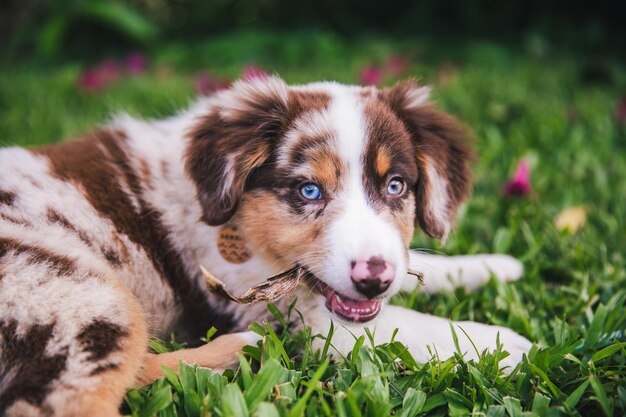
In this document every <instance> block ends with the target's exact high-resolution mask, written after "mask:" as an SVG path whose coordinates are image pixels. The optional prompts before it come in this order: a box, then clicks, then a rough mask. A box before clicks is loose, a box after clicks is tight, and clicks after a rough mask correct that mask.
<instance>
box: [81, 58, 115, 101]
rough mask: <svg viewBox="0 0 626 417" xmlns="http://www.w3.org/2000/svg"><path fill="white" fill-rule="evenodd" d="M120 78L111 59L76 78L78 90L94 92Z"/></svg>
mask: <svg viewBox="0 0 626 417" xmlns="http://www.w3.org/2000/svg"><path fill="white" fill-rule="evenodd" d="M119 77H120V68H119V66H118V64H117V62H115V61H114V60H112V59H109V60H106V61H103V62H101V63H100V64H99V65H98V66H97V67H92V68H88V69H87V70H85V71H83V72H82V73H81V74H80V75H79V76H78V82H77V84H78V88H79V89H81V90H84V91H88V92H92V93H93V92H96V91H100V90H102V89H103V88H104V87H107V86H108V85H110V84H112V83H114V82H115V81H117V79H118V78H119Z"/></svg>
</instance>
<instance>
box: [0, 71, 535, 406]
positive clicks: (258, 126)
mask: <svg viewBox="0 0 626 417" xmlns="http://www.w3.org/2000/svg"><path fill="white" fill-rule="evenodd" d="M428 95H429V90H428V88H427V87H424V86H422V85H420V84H418V83H417V82H414V81H408V82H403V83H400V84H398V85H396V86H394V87H392V88H388V89H376V88H374V87H357V86H345V85H340V84H337V83H314V84H309V85H305V86H294V87H290V86H287V85H286V84H285V83H284V82H283V81H282V80H280V79H279V78H276V77H268V78H264V79H258V80H253V81H240V82H237V83H235V84H234V85H233V86H232V87H231V88H230V89H228V90H224V91H221V92H219V93H217V94H216V95H214V96H212V97H210V98H207V99H205V100H202V101H200V102H198V103H196V104H195V105H194V106H193V107H192V108H191V109H189V110H187V111H185V112H183V113H182V114H180V115H178V116H176V117H173V118H170V119H166V120H160V121H144V120H137V119H134V118H131V117H120V118H117V119H116V120H115V121H114V122H112V123H111V124H110V125H108V126H107V127H106V128H103V129H100V130H98V131H95V132H94V133H93V134H91V135H89V136H87V137H84V138H82V139H80V140H76V141H70V142H64V143H60V144H57V145H52V146H47V147H43V148H38V149H20V148H8V149H3V150H0V414H2V415H7V416H44V415H45V416H48V415H54V416H112V415H118V406H119V404H120V402H121V400H122V398H123V396H124V393H125V390H126V389H127V388H128V387H131V386H132V385H133V384H138V383H145V382H149V381H152V380H154V379H155V378H157V377H159V376H160V366H161V365H166V366H170V367H176V363H177V362H178V360H179V359H182V360H185V361H188V362H190V363H197V364H199V365H202V366H207V367H212V368H219V369H222V368H226V367H229V366H233V365H234V364H235V363H236V354H237V353H238V352H240V350H241V348H242V347H243V346H244V345H246V344H254V343H256V341H257V337H258V336H256V335H255V334H254V333H252V332H249V331H247V328H248V326H249V324H250V323H251V322H253V321H263V320H269V321H271V320H272V317H271V316H270V315H269V314H268V312H267V309H266V307H265V306H264V305H252V306H246V305H239V304H236V303H233V302H230V301H228V300H226V299H223V298H220V297H217V296H215V295H213V294H211V293H209V292H208V290H207V288H206V285H205V283H204V279H203V275H202V272H201V270H200V266H204V267H205V268H207V269H208V270H209V271H210V272H211V273H212V274H213V275H215V276H217V277H219V278H220V279H221V280H222V281H223V282H224V283H225V285H226V287H227V288H228V289H229V290H230V291H232V292H233V293H241V292H243V291H244V290H246V289H248V288H250V287H252V286H254V285H257V284H260V283H262V282H264V281H265V280H266V279H267V277H269V276H271V275H274V274H276V273H279V272H282V271H285V270H287V269H289V268H292V267H293V266H295V265H297V266H300V267H301V268H303V269H304V270H306V271H307V279H306V280H304V281H303V282H302V284H301V285H300V287H299V288H298V290H297V292H296V295H295V296H297V297H298V301H297V305H296V306H297V308H298V310H300V311H301V312H302V314H303V317H304V318H305V322H306V324H307V325H309V326H311V327H312V330H313V332H314V334H315V333H322V334H326V332H327V330H328V328H329V326H330V323H331V322H332V321H334V322H335V335H334V339H333V344H334V347H335V348H336V349H337V350H338V351H339V352H340V353H343V354H345V353H347V352H349V351H350V350H351V349H352V347H353V344H354V336H353V335H359V334H362V333H363V332H364V328H365V327H369V328H370V329H371V330H372V332H373V333H374V335H375V339H376V341H377V342H380V343H383V342H388V341H389V340H390V338H391V335H392V333H393V332H394V330H395V329H398V334H397V337H396V338H397V339H398V340H400V341H402V342H403V343H405V344H406V345H407V346H408V348H409V350H410V351H411V352H412V353H413V355H414V356H415V357H416V359H417V360H420V361H425V360H427V359H428V358H429V357H430V353H429V350H428V347H429V346H430V347H434V348H436V351H437V352H438V355H439V356H440V357H441V358H446V357H448V356H450V355H452V354H453V353H454V352H455V351H456V348H455V344H454V341H453V337H452V332H451V329H450V325H451V322H449V321H448V320H446V319H443V318H438V317H433V316H429V315H425V314H421V313H418V312H416V311H412V310H408V309H405V308H400V307H396V306H391V305H386V301H387V300H388V299H389V297H390V296H392V295H393V294H396V293H397V292H398V291H400V290H401V289H408V290H410V289H413V288H415V286H416V285H417V280H416V279H415V278H413V277H407V270H408V268H409V267H411V268H413V269H416V270H418V271H420V272H422V273H423V274H424V276H425V280H426V287H425V290H427V291H435V290H438V289H441V288H450V287H451V286H453V285H464V286H466V287H468V288H473V287H476V286H478V285H480V284H482V283H484V282H485V281H486V280H488V279H489V277H490V274H491V273H493V274H494V275H495V276H496V277H497V278H499V279H502V280H512V279H516V278H519V276H520V275H521V272H522V270H521V267H520V264H519V263H518V262H517V261H515V260H513V259H511V258H509V257H506V256H498V255H478V256H471V257H452V258H445V257H440V256H429V255H424V254H418V253H413V252H410V251H408V247H409V243H410V242H411V239H412V237H413V234H414V228H415V225H419V227H421V229H422V230H423V231H424V232H425V233H426V234H428V235H429V236H431V237H434V238H437V239H445V238H446V236H447V235H448V233H449V232H450V230H451V229H452V227H453V225H454V218H455V213H456V211H457V207H458V206H459V204H460V203H461V202H462V201H463V200H464V199H465V198H466V196H467V195H468V191H469V189H470V171H469V168H468V162H469V160H470V159H471V152H470V150H469V147H468V139H467V137H466V133H465V132H464V130H463V129H462V128H461V127H460V126H459V125H458V124H457V122H456V121H455V120H454V119H453V118H452V117H450V116H448V115H446V114H445V113H443V112H441V111H439V110H437V109H436V108H435V107H434V106H433V105H432V104H430V103H429V99H428ZM291 301H292V299H291V300H290V299H285V300H283V301H281V303H283V304H284V305H286V304H288V303H290V302H291ZM279 304H280V303H279ZM211 326H215V327H216V328H217V329H218V331H219V333H220V334H221V335H222V336H220V337H218V338H217V339H215V340H214V341H212V342H210V343H209V344H206V345H203V346H200V347H196V348H190V349H186V350H182V351H178V352H173V353H166V354H162V355H151V354H149V353H148V349H147V342H148V338H149V337H168V335H169V334H170V333H171V332H176V334H177V336H178V337H179V338H180V339H184V340H187V341H189V342H190V343H191V345H190V346H194V345H196V346H197V344H198V342H199V338H200V337H201V336H202V335H203V334H205V332H206V330H207V329H208V328H210V327H211ZM452 326H454V327H457V328H462V329H463V330H464V332H466V333H467V335H468V336H469V338H468V337H466V336H465V335H464V334H463V333H462V332H458V334H459V344H460V348H461V351H463V352H465V353H466V354H467V356H468V357H475V353H474V352H475V351H474V348H473V347H472V345H471V342H473V343H474V344H475V345H476V347H477V348H478V350H479V351H480V350H483V349H487V348H494V347H495V345H496V338H497V337H498V334H499V337H500V340H501V342H502V344H503V345H504V349H505V350H507V351H508V352H509V353H510V356H509V357H508V358H507V359H506V360H505V361H504V365H514V364H516V363H517V362H519V361H520V360H521V357H522V355H523V353H524V352H526V351H528V349H529V348H530V346H531V344H530V342H529V341H528V340H526V339H525V338H524V337H522V336H520V335H518V334H516V333H515V332H513V331H511V330H509V329H506V328H502V327H496V326H489V325H485V324H480V323H473V322H453V323H452ZM470 339H471V342H470Z"/></svg>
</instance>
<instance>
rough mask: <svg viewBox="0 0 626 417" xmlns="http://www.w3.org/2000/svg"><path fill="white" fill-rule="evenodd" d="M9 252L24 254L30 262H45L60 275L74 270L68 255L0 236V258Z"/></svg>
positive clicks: (74, 267)
mask: <svg viewBox="0 0 626 417" xmlns="http://www.w3.org/2000/svg"><path fill="white" fill-rule="evenodd" d="M9 253H14V254H16V255H20V254H26V255H27V256H28V257H29V259H30V261H31V262H35V263H43V264H47V265H49V266H50V267H51V268H54V269H55V270H57V272H58V273H59V274H61V275H71V274H73V273H74V272H75V270H76V264H75V263H74V261H73V260H72V259H70V258H68V257H65V256H61V255H57V254H54V253H52V252H50V251H48V250H46V249H42V248H39V247H36V246H30V245H25V244H23V243H21V242H19V241H17V240H14V239H7V238H0V258H2V257H4V256H6V255H8V254H9Z"/></svg>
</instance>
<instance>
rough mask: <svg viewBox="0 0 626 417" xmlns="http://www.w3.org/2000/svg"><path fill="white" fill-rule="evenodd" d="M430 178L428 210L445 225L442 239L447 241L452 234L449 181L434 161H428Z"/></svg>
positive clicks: (438, 221)
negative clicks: (441, 173) (438, 169)
mask: <svg viewBox="0 0 626 417" xmlns="http://www.w3.org/2000/svg"><path fill="white" fill-rule="evenodd" d="M426 169H427V171H428V180H429V187H430V199H429V204H428V210H429V212H430V213H431V215H432V216H433V217H434V218H435V219H436V221H437V223H439V224H440V225H442V226H443V228H444V231H443V236H442V237H441V239H442V240H443V241H445V240H446V239H447V238H448V235H449V234H450V228H451V227H452V225H451V220H450V210H449V208H448V204H449V199H448V182H447V181H446V180H445V178H444V177H443V176H441V175H440V174H439V172H438V171H437V168H436V167H435V165H434V163H433V162H432V161H428V162H427V168H426Z"/></svg>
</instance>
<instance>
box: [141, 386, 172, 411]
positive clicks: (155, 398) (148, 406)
mask: <svg viewBox="0 0 626 417" xmlns="http://www.w3.org/2000/svg"><path fill="white" fill-rule="evenodd" d="M171 403H172V390H171V389H170V387H169V386H167V387H164V388H161V389H159V390H157V391H156V392H153V393H152V394H151V395H150V397H149V398H148V400H147V401H146V402H145V404H144V405H143V407H142V408H141V411H140V412H139V417H151V416H153V415H155V414H156V413H158V412H159V411H161V410H163V409H164V408H166V407H167V406H169V405H170V404H171Z"/></svg>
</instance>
